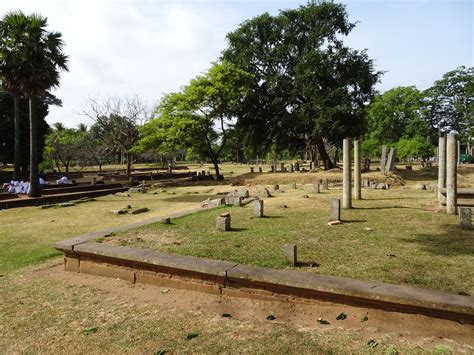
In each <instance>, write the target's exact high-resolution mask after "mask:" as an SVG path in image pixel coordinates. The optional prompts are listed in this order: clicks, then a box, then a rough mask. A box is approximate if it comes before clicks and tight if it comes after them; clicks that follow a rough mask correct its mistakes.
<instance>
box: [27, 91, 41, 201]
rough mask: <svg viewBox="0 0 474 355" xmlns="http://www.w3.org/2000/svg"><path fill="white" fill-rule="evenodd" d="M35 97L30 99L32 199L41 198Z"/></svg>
mask: <svg viewBox="0 0 474 355" xmlns="http://www.w3.org/2000/svg"><path fill="white" fill-rule="evenodd" d="M35 99H36V97H35V96H30V97H29V101H30V102H29V103H30V193H29V194H28V195H29V196H30V197H40V196H41V191H40V188H39V180H38V140H37V138H38V137H37V135H36V126H37V124H36V123H37V122H36V109H35Z"/></svg>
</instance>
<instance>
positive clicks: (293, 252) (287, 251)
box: [282, 244, 298, 266]
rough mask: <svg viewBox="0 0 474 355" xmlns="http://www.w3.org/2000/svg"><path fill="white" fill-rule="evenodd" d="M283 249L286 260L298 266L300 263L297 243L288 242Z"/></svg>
mask: <svg viewBox="0 0 474 355" xmlns="http://www.w3.org/2000/svg"><path fill="white" fill-rule="evenodd" d="M282 249H283V257H284V259H285V262H286V263H287V264H289V265H291V266H296V265H297V264H298V256H297V249H296V244H286V245H284V246H283V248H282Z"/></svg>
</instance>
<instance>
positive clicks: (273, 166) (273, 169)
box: [271, 165, 275, 173]
mask: <svg viewBox="0 0 474 355" xmlns="http://www.w3.org/2000/svg"><path fill="white" fill-rule="evenodd" d="M271 168H272V173H274V172H275V165H272V167H271Z"/></svg>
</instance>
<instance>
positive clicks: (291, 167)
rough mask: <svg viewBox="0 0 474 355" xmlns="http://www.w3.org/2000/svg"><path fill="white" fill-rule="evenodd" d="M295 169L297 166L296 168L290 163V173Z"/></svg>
mask: <svg viewBox="0 0 474 355" xmlns="http://www.w3.org/2000/svg"><path fill="white" fill-rule="evenodd" d="M294 171H295V168H294V166H293V164H290V173H292V172H294Z"/></svg>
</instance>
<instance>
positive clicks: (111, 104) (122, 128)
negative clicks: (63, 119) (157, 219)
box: [83, 96, 149, 177]
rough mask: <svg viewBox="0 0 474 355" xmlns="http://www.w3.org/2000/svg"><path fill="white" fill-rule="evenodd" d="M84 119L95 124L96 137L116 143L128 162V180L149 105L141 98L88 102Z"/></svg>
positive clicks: (84, 111)
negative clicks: (140, 128) (89, 119)
mask: <svg viewBox="0 0 474 355" xmlns="http://www.w3.org/2000/svg"><path fill="white" fill-rule="evenodd" d="M83 113H84V115H86V116H88V117H89V118H91V119H92V120H94V121H95V125H96V128H95V129H97V130H98V132H96V134H97V135H98V136H100V137H102V139H104V140H105V141H107V142H109V143H113V144H115V145H116V147H118V148H119V149H120V150H121V151H123V152H124V153H125V155H126V158H127V176H128V177H130V175H131V171H132V158H133V153H134V151H133V150H132V148H133V147H134V145H135V144H136V143H137V141H138V139H139V130H138V128H139V126H141V125H142V124H144V123H145V122H146V121H147V120H148V117H149V116H148V110H147V107H146V105H145V104H144V103H143V102H142V101H141V99H140V98H139V97H138V96H134V97H125V98H119V97H115V98H105V99H102V100H101V99H99V98H89V102H88V103H87V105H86V107H85V108H84V110H83Z"/></svg>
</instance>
